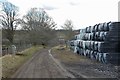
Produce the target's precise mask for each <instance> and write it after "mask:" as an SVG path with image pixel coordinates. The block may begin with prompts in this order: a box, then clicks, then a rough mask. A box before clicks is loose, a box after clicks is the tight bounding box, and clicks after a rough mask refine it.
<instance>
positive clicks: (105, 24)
mask: <svg viewBox="0 0 120 80" xmlns="http://www.w3.org/2000/svg"><path fill="white" fill-rule="evenodd" d="M110 24H111V22H108V23H104V31H109V25H110Z"/></svg>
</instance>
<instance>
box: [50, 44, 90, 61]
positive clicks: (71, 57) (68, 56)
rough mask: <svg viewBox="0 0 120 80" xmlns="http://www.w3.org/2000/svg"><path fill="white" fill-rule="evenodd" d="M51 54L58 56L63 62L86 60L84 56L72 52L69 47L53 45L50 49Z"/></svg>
mask: <svg viewBox="0 0 120 80" xmlns="http://www.w3.org/2000/svg"><path fill="white" fill-rule="evenodd" d="M52 54H53V56H54V57H55V58H58V59H59V60H61V61H63V62H80V61H81V62H82V61H85V60H88V59H86V58H85V57H84V56H80V55H78V54H76V53H73V51H71V50H70V49H69V48H66V47H65V46H56V47H54V48H53V49H52Z"/></svg>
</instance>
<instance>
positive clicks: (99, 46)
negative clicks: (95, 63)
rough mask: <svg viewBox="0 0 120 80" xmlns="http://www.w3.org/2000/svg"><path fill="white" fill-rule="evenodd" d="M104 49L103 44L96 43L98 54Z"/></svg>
mask: <svg viewBox="0 0 120 80" xmlns="http://www.w3.org/2000/svg"><path fill="white" fill-rule="evenodd" d="M103 47H104V42H98V50H97V51H98V52H103V51H104V50H103V49H105V48H103Z"/></svg>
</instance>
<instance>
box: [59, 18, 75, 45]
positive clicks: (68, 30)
mask: <svg viewBox="0 0 120 80" xmlns="http://www.w3.org/2000/svg"><path fill="white" fill-rule="evenodd" d="M61 27H62V28H63V30H65V32H64V34H65V37H64V38H65V43H66V47H67V41H68V40H70V39H72V38H73V37H74V34H75V33H74V31H73V22H72V21H71V20H66V21H65V23H64V24H63V26H61Z"/></svg>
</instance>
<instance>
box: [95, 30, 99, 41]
mask: <svg viewBox="0 0 120 80" xmlns="http://www.w3.org/2000/svg"><path fill="white" fill-rule="evenodd" d="M99 36H100V32H96V33H95V41H98V40H99Z"/></svg>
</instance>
